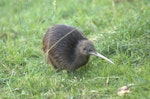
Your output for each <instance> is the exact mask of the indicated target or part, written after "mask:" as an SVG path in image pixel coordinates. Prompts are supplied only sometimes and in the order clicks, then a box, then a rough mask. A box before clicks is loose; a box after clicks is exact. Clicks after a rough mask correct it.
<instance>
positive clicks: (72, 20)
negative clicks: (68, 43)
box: [0, 0, 150, 99]
mask: <svg viewBox="0 0 150 99" xmlns="http://www.w3.org/2000/svg"><path fill="white" fill-rule="evenodd" d="M54 24H67V25H72V26H75V27H77V28H78V29H80V30H81V31H83V32H84V33H85V35H86V36H87V38H88V39H90V40H91V41H92V42H93V43H94V45H95V48H96V50H97V51H98V52H100V53H101V54H103V55H105V56H107V57H108V58H110V59H111V60H112V61H113V62H114V63H115V65H112V64H110V63H108V62H107V61H104V60H102V59H98V58H97V57H94V56H92V57H91V58H90V61H89V62H88V64H87V65H86V66H84V67H82V68H80V69H78V70H77V71H76V72H75V73H69V74H68V73H67V72H66V71H62V72H59V73H56V72H55V71H54V69H53V68H52V67H51V66H50V65H48V64H47V63H46V62H45V60H44V56H43V53H42V38H43V36H44V33H45V32H46V31H47V29H48V28H49V27H50V26H52V25H54ZM149 49H150V1H149V0H36V1H35V0H0V98H1V99H11V98H12V99H25V98H26V99H66V98H67V99H94V98H96V99H108V98H109V99H122V98H124V99H149V98H150V50H149ZM128 85H132V86H131V87H130V93H127V94H125V95H123V96H119V95H118V94H117V92H118V89H119V88H120V87H122V86H128Z"/></svg>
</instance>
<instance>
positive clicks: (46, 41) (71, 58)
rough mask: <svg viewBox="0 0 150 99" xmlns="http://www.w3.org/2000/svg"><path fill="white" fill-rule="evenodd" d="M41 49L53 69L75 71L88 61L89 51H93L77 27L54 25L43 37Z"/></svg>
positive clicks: (90, 43) (92, 47) (89, 42)
mask: <svg viewBox="0 0 150 99" xmlns="http://www.w3.org/2000/svg"><path fill="white" fill-rule="evenodd" d="M65 36H66V37H65ZM63 37H64V38H63ZM62 38H63V39H62ZM60 39H61V40H60ZM59 40H60V41H59ZM58 41H59V42H58ZM43 51H44V53H47V61H48V62H49V63H50V64H52V66H53V67H54V68H55V69H57V70H63V69H65V70H67V71H75V70H76V69H78V68H79V67H81V66H83V65H85V64H86V63H87V62H88V60H89V56H90V54H89V52H95V48H94V46H93V44H92V42H91V41H89V40H88V39H87V38H86V37H84V36H83V34H82V32H81V31H79V30H78V29H76V28H74V27H72V26H67V25H55V26H53V27H52V28H50V29H48V31H47V32H46V34H45V36H44V38H43Z"/></svg>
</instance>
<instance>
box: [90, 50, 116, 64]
mask: <svg viewBox="0 0 150 99" xmlns="http://www.w3.org/2000/svg"><path fill="white" fill-rule="evenodd" d="M90 54H91V55H95V56H98V57H100V58H102V59H104V60H107V61H108V62H110V63H112V64H114V62H112V61H111V60H110V59H108V58H107V57H105V56H103V55H102V54H100V53H98V52H90Z"/></svg>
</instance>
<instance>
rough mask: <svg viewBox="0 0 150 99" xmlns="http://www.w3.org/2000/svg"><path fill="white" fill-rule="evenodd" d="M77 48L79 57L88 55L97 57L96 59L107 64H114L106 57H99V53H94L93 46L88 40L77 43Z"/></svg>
mask: <svg viewBox="0 0 150 99" xmlns="http://www.w3.org/2000/svg"><path fill="white" fill-rule="evenodd" d="M77 48H78V49H79V53H80V54H81V55H85V56H89V55H94V56H98V57H100V58H102V59H105V60H107V61H108V62H110V63H112V64H114V63H113V62H112V61H111V60H110V59H108V58H107V57H105V56H103V55H101V54H100V53H98V52H96V50H95V48H94V45H93V44H92V42H91V41H89V40H81V41H79V43H78V46H77Z"/></svg>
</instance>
